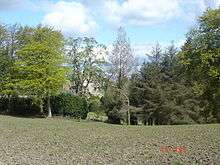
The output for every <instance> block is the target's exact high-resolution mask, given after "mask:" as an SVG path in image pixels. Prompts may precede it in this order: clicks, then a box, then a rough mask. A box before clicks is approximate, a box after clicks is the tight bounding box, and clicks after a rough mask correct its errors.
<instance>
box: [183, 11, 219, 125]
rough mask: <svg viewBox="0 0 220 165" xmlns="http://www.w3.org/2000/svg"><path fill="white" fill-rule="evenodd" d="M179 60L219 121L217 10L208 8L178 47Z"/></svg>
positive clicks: (196, 89)
mask: <svg viewBox="0 0 220 165" xmlns="http://www.w3.org/2000/svg"><path fill="white" fill-rule="evenodd" d="M181 63H182V64H183V65H184V67H185V71H186V74H187V75H188V78H189V79H190V81H191V82H193V84H194V89H195V91H196V92H197V93H198V94H200V95H201V96H203V97H204V98H205V99H208V100H209V102H212V104H213V109H214V111H213V115H214V116H216V117H218V119H219V121H220V113H219V112H220V109H219V107H220V105H219V98H220V92H219V91H220V90H219V89H220V65H219V63H220V9H208V10H207V11H206V12H205V13H204V14H203V15H202V16H201V17H200V18H199V20H198V26H197V27H196V28H194V29H192V30H191V31H190V32H189V33H188V36H187V41H186V43H185V45H184V46H183V47H182V51H181Z"/></svg>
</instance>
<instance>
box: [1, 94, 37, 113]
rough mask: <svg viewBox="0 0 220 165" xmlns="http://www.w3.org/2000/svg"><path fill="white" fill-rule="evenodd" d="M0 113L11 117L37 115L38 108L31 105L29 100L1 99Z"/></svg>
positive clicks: (16, 98) (21, 98)
mask: <svg viewBox="0 0 220 165" xmlns="http://www.w3.org/2000/svg"><path fill="white" fill-rule="evenodd" d="M0 112H1V113H7V114H11V115H36V114H38V113H39V108H38V107H37V106H36V105H35V104H33V102H32V100H31V99H30V98H24V97H11V98H10V99H9V97H1V98H0Z"/></svg>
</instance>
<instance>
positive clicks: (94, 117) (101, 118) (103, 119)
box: [86, 112, 108, 122]
mask: <svg viewBox="0 0 220 165" xmlns="http://www.w3.org/2000/svg"><path fill="white" fill-rule="evenodd" d="M86 120H92V121H100V122H107V121H108V117H107V116H106V115H105V114H100V113H97V112H89V113H88V114H87V117H86Z"/></svg>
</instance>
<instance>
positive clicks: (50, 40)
mask: <svg viewBox="0 0 220 165" xmlns="http://www.w3.org/2000/svg"><path fill="white" fill-rule="evenodd" d="M16 56H17V58H18V59H17V60H16V62H15V66H14V72H15V73H16V76H15V77H14V79H13V86H14V89H15V90H16V91H17V92H18V93H19V95H23V96H28V97H31V98H33V99H34V100H36V101H37V103H38V104H39V107H40V109H41V111H43V100H44V99H46V100H47V109H48V117H51V116H52V114H51V107H50V97H51V96H54V95H57V94H59V92H60V91H61V90H62V88H63V84H64V83H65V81H66V69H65V68H64V56H63V36H62V34H61V33H60V32H58V31H55V30H53V29H52V28H50V27H42V26H38V27H37V28H36V29H34V30H33V34H32V36H31V38H30V41H29V42H28V43H27V44H25V45H24V46H23V47H22V48H21V49H20V50H19V51H17V53H16Z"/></svg>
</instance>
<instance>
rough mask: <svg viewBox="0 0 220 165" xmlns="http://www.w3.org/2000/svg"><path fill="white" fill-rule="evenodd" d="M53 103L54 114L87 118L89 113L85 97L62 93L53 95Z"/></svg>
mask: <svg viewBox="0 0 220 165" xmlns="http://www.w3.org/2000/svg"><path fill="white" fill-rule="evenodd" d="M51 103H52V104H51V107H52V113H53V114H60V115H63V116H72V117H74V118H81V119H85V118H86V116H87V113H88V104H87V101H86V99H85V98H84V97H80V96H74V95H72V94H69V93H62V94H60V95H58V96H55V97H53V98H52V100H51Z"/></svg>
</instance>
